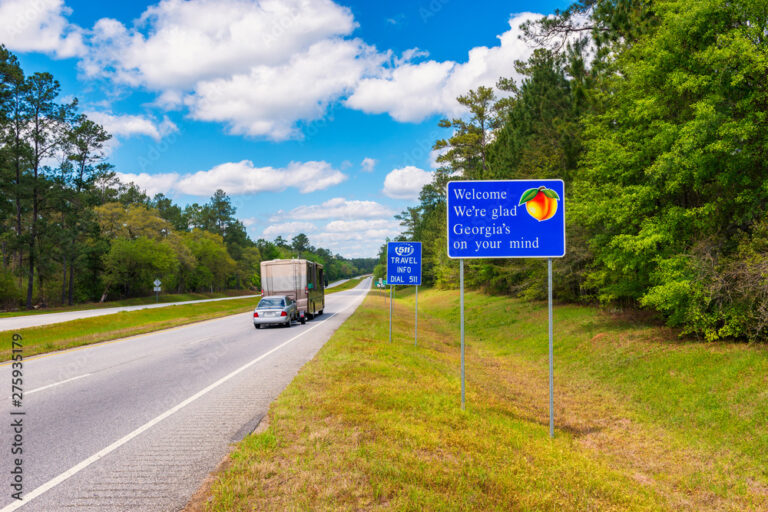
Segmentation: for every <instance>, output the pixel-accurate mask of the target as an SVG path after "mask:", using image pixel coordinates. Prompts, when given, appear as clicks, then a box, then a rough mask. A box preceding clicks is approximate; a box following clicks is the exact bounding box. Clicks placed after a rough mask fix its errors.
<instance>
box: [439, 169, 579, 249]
mask: <svg viewBox="0 0 768 512" xmlns="http://www.w3.org/2000/svg"><path fill="white" fill-rule="evenodd" d="M564 192H565V190H564V185H563V180H499V181H450V182H448V257H449V258H562V257H563V256H565V208H564V199H565V194H564Z"/></svg>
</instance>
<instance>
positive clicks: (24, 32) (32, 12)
mask: <svg viewBox="0 0 768 512" xmlns="http://www.w3.org/2000/svg"><path fill="white" fill-rule="evenodd" d="M70 12H71V9H69V8H68V7H67V6H65V5H64V1H63V0H33V1H30V0H0V42H2V43H3V44H5V45H6V46H7V47H8V49H10V50H12V51H17V52H32V51H34V52H43V53H49V54H53V55H54V56H56V57H58V58H67V57H75V56H79V55H82V54H83V53H84V51H85V46H84V45H83V34H82V29H80V28H79V27H77V26H76V25H72V24H70V23H69V22H68V21H67V19H66V18H65V16H66V15H68V14H70Z"/></svg>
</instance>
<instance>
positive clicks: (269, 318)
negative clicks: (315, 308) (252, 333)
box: [253, 295, 298, 329]
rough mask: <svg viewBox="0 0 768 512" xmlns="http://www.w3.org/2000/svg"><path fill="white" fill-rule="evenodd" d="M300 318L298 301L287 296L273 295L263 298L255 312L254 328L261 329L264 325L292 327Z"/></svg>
mask: <svg viewBox="0 0 768 512" xmlns="http://www.w3.org/2000/svg"><path fill="white" fill-rule="evenodd" d="M297 318H298V309H297V308H296V301H295V300H293V299H291V298H290V297H288V296H287V295H271V296H269V297H262V298H261V300H260V301H259V305H258V306H256V309H254V310H253V326H254V327H255V328H257V329H260V328H261V326H262V325H284V326H286V327H290V326H291V322H293V321H294V320H296V319H297Z"/></svg>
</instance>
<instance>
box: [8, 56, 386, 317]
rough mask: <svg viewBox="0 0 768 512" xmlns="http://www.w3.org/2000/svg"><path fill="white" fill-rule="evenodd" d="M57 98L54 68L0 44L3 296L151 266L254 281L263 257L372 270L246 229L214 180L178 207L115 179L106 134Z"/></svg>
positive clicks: (107, 281) (119, 278)
mask: <svg viewBox="0 0 768 512" xmlns="http://www.w3.org/2000/svg"><path fill="white" fill-rule="evenodd" d="M60 101H61V100H60V99H59V84H58V82H57V81H56V80H55V79H54V78H53V76H51V75H50V74H48V73H35V74H32V75H30V76H26V75H25V74H24V72H23V70H22V69H21V67H20V65H19V63H18V60H17V59H16V57H15V56H14V55H13V54H11V53H10V52H8V51H7V50H6V49H5V48H4V47H2V46H0V253H2V258H1V261H0V308H4V307H5V308H13V307H17V306H19V305H22V304H23V305H26V307H27V308H31V307H33V306H36V305H39V304H49V305H55V304H73V303H76V302H85V301H96V300H101V301H104V300H106V299H107V298H110V299H119V298H125V297H136V296H141V295H147V294H150V293H152V286H153V285H152V282H153V281H154V280H155V279H158V278H159V279H160V280H161V281H162V283H163V286H162V288H163V290H165V291H171V292H177V293H183V292H190V291H191V292H195V291H211V292H212V291H214V290H222V289H226V288H234V289H245V288H252V289H258V288H259V285H260V283H259V264H260V262H261V261H262V260H263V259H273V258H294V257H297V256H299V255H301V257H304V258H308V259H312V260H314V261H317V262H319V263H323V264H324V265H325V275H326V277H327V279H329V280H331V281H332V280H336V279H341V278H346V277H352V276H355V275H359V274H362V273H367V272H371V271H372V270H373V264H374V263H375V261H374V260H366V259H357V260H348V259H345V258H343V257H341V256H339V255H334V254H332V253H331V252H330V251H328V250H326V249H319V248H315V247H312V246H311V245H310V244H309V240H308V238H307V237H306V236H305V235H303V234H301V235H298V236H296V237H294V238H293V240H292V241H291V243H288V242H286V241H284V240H283V239H282V238H279V237H278V239H277V240H275V241H274V242H268V241H265V240H258V241H256V242H254V241H252V240H251V239H250V238H249V237H248V235H247V233H246V230H245V226H244V225H243V224H242V222H240V221H238V220H237V219H236V218H235V213H236V211H235V208H234V207H233V206H232V203H231V201H230V199H229V198H228V197H227V195H226V194H225V193H224V192H223V191H221V190H217V191H216V192H215V193H214V194H213V196H212V197H211V199H210V201H209V202H208V203H206V204H203V205H200V204H197V203H193V204H190V205H187V206H186V207H184V208H182V207H181V206H178V205H176V204H174V203H173V201H172V200H171V199H169V198H167V197H165V196H164V195H162V194H158V195H156V196H155V197H154V198H150V197H148V196H147V195H146V194H144V193H143V192H142V191H141V190H139V189H138V188H137V187H136V186H134V185H125V184H122V183H120V182H119V181H118V180H117V179H116V177H115V173H114V172H113V170H112V166H111V165H110V164H109V163H108V162H107V161H106V156H105V151H104V144H105V143H107V142H108V141H109V139H110V138H111V136H110V135H109V134H108V133H107V132H106V131H105V130H104V129H103V128H102V127H101V126H99V125H98V124H96V123H94V122H93V121H91V120H90V119H88V118H87V117H86V116H85V115H82V114H79V113H78V112H77V100H73V101H72V102H70V103H61V102H60Z"/></svg>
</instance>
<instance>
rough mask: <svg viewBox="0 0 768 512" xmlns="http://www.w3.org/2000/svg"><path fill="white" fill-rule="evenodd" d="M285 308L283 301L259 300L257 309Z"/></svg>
mask: <svg viewBox="0 0 768 512" xmlns="http://www.w3.org/2000/svg"><path fill="white" fill-rule="evenodd" d="M283 306H285V301H284V300H283V299H261V300H260V301H259V305H258V307H260V308H282V307H283Z"/></svg>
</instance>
